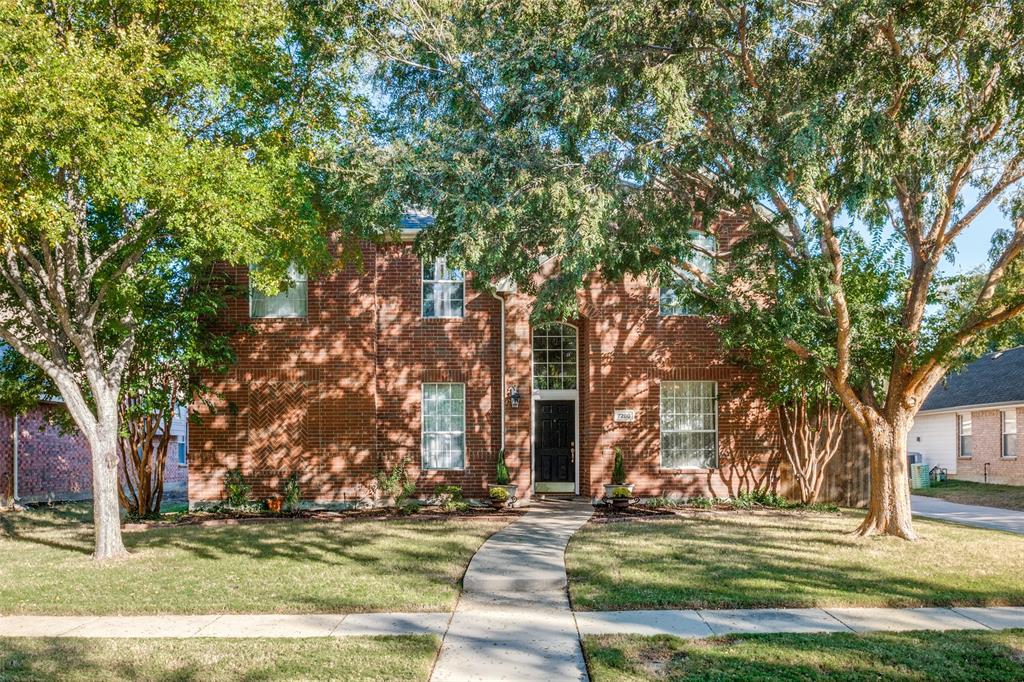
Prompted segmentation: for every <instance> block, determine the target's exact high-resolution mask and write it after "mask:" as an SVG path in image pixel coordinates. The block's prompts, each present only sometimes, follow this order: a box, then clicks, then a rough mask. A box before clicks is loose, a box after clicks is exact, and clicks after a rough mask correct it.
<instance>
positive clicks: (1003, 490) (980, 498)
mask: <svg viewBox="0 0 1024 682" xmlns="http://www.w3.org/2000/svg"><path fill="white" fill-rule="evenodd" d="M911 492H912V493H913V494H914V495H924V496H926V497H939V498H942V499H943V500H946V501H947V502H956V503H958V504H977V505H980V506H982V507H1001V508H1003V509H1017V510H1019V511H1024V485H997V484H995V483H975V482H974V481H944V482H942V483H932V485H931V487H929V488H917V489H915V490H913V491H911Z"/></svg>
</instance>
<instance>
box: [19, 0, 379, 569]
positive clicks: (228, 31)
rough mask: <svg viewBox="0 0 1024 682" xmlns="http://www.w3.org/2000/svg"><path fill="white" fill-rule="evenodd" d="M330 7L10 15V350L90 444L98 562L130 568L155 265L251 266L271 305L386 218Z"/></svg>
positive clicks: (268, 4)
mask: <svg viewBox="0 0 1024 682" xmlns="http://www.w3.org/2000/svg"><path fill="white" fill-rule="evenodd" d="M315 7H318V5H316V4H315V3H314V4H310V3H301V2H296V3H294V4H291V3H285V2H277V1H274V0H225V1H221V2H207V1H205V0H175V2H170V3H162V2H150V1H148V0H114V1H111V2H94V1H92V0H64V1H61V0H51V1H48V2H43V1H42V0H40V1H38V2H32V1H27V0H26V1H16V0H3V1H2V2H0V339H2V340H3V341H4V342H6V343H7V344H9V345H10V346H11V347H12V348H14V349H15V350H16V351H17V352H18V353H20V354H21V355H22V356H24V357H25V358H27V359H28V360H29V361H31V362H32V363H33V364H35V365H36V366H38V367H39V368H40V369H41V370H42V371H43V372H44V373H45V374H46V376H47V377H48V379H49V380H50V381H52V382H53V384H54V385H55V386H56V388H57V390H58V391H59V392H60V395H61V397H62V398H63V401H64V403H65V405H66V406H67V409H68V410H69V412H70V414H71V416H72V417H73V419H74V421H75V423H76V425H77V426H78V428H79V429H81V431H82V433H83V434H84V436H85V438H86V440H87V441H88V443H89V446H90V448H91V450H92V461H93V466H92V470H93V505H94V521H95V552H94V556H95V557H96V558H97V559H105V558H109V557H116V556H119V555H121V554H124V552H125V549H124V545H123V544H122V540H121V530H120V519H119V514H118V473H117V472H118V455H117V439H118V435H119V433H120V426H121V425H120V422H119V410H120V409H121V407H122V396H123V391H124V388H125V384H126V370H127V368H128V367H129V365H130V363H131V360H132V357H133V351H134V349H135V347H136V342H137V339H138V338H139V335H140V333H143V329H144V328H145V327H146V325H148V324H150V323H151V322H152V320H149V319H147V318H146V316H145V312H144V310H143V302H144V300H145V298H146V293H147V292H146V289H145V287H146V286H147V283H150V282H151V275H152V273H153V272H154V268H155V267H157V266H160V265H163V266H166V264H167V263H168V262H169V261H177V262H180V263H187V264H189V267H202V266H203V265H204V264H206V265H209V264H212V263H214V262H217V261H228V262H233V263H255V264H259V265H260V268H259V272H258V275H257V280H258V284H259V285H260V286H262V287H266V288H272V287H273V286H274V285H275V284H276V283H277V282H278V281H280V280H281V279H282V278H283V277H284V273H285V272H286V270H287V268H288V267H289V264H290V263H292V262H297V263H299V264H300V266H302V267H306V268H309V269H313V268H316V267H318V266H322V265H324V264H325V262H326V259H327V256H326V254H327V249H326V248H325V245H326V239H327V238H326V236H325V233H326V230H325V227H333V226H338V223H337V217H338V216H339V215H343V214H344V213H345V211H346V210H349V209H351V210H357V209H359V208H361V207H364V206H366V205H373V204H374V201H375V200H369V201H368V200H364V199H363V198H362V194H361V188H362V187H363V186H369V185H372V180H373V177H374V174H375V172H376V171H375V170H374V169H375V166H374V164H373V160H372V153H370V152H367V153H366V154H363V153H358V149H359V147H360V145H362V144H364V143H365V136H364V135H363V133H362V132H360V129H361V126H360V123H359V122H360V116H359V108H360V100H359V99H358V98H357V97H355V96H353V95H352V89H351V88H350V87H349V86H350V84H351V73H350V72H349V71H348V70H347V68H346V67H347V65H348V63H349V62H348V59H347V56H346V55H345V54H343V53H342V50H343V47H344V46H343V45H341V44H340V43H339V42H337V41H331V42H325V41H323V40H321V39H320V37H319V36H318V33H317V27H316V22H315V16H312V12H308V11H307V9H309V8H315ZM360 164H362V165H360ZM323 169H328V170H330V171H331V172H330V173H325V172H324V170H323ZM343 171H346V172H343ZM368 190H369V191H371V192H372V187H368ZM359 229H364V228H363V227H362V226H360V228H359Z"/></svg>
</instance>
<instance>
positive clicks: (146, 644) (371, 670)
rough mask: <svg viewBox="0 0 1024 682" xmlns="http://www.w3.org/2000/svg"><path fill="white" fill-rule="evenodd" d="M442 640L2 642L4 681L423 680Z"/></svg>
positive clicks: (0, 666)
mask: <svg viewBox="0 0 1024 682" xmlns="http://www.w3.org/2000/svg"><path fill="white" fill-rule="evenodd" d="M439 646H440V639H439V638H437V637H434V636H422V637H387V638H384V637H351V638H349V637H346V638H330V637H323V638H316V639H260V640H256V639H137V640H131V639H17V638H9V639H0V680H4V681H5V682H7V681H10V682H14V681H16V680H25V681H29V680H31V681H33V682H35V681H43V680H61V681H69V682H73V681H76V680H80V681H82V682H92V681H93V680H125V681H128V680H161V681H164V680H176V681H181V682H184V681H186V680H197V681H198V680H203V681H204V682H205V681H206V680H426V679H427V677H428V676H429V674H430V668H431V665H432V664H433V661H434V656H435V655H436V653H437V649H438V647H439Z"/></svg>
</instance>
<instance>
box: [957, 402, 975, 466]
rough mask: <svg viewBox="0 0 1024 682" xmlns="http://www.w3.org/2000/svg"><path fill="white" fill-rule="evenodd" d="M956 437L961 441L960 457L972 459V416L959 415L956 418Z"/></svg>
mask: <svg viewBox="0 0 1024 682" xmlns="http://www.w3.org/2000/svg"><path fill="white" fill-rule="evenodd" d="M956 435H957V438H959V440H960V452H959V456H960V457H970V456H971V455H972V454H973V449H972V447H971V414H970V413H969V412H968V413H966V414H958V415H957V416H956Z"/></svg>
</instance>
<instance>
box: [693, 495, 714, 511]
mask: <svg viewBox="0 0 1024 682" xmlns="http://www.w3.org/2000/svg"><path fill="white" fill-rule="evenodd" d="M690 504H691V505H693V506H694V507H697V508H698V509H711V508H712V507H714V506H715V501H714V500H713V499H711V498H710V497H704V496H703V495H702V496H700V497H695V498H693V499H692V500H690Z"/></svg>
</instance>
